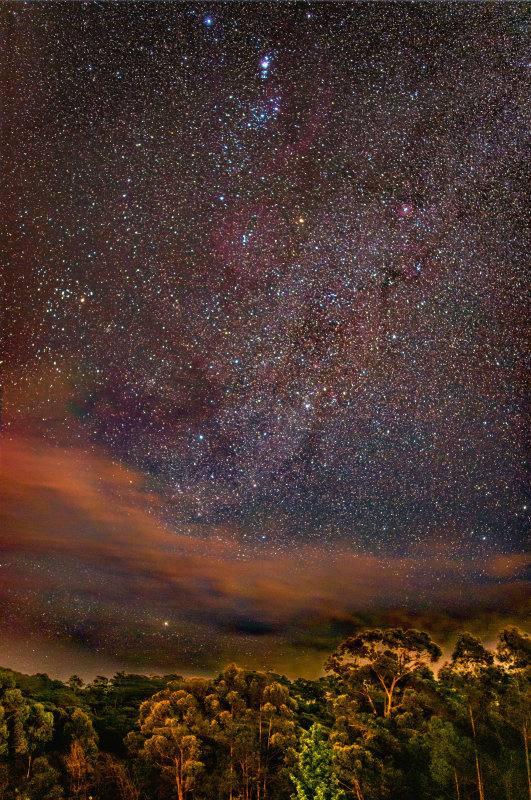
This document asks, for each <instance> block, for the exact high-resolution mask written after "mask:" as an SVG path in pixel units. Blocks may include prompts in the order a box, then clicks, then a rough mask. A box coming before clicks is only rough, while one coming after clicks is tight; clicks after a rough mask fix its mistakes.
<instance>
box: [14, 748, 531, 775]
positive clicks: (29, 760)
mask: <svg viewBox="0 0 531 800" xmlns="http://www.w3.org/2000/svg"><path fill="white" fill-rule="evenodd" d="M528 769H529V764H528ZM30 770H31V753H30V754H29V758H28V772H27V774H26V780H27V781H28V780H29V776H30Z"/></svg>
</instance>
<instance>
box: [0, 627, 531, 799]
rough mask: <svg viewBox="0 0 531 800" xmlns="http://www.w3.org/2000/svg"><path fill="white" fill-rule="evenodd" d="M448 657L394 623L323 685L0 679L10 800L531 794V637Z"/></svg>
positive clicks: (367, 639) (238, 679)
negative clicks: (436, 664) (441, 661)
mask: <svg viewBox="0 0 531 800" xmlns="http://www.w3.org/2000/svg"><path fill="white" fill-rule="evenodd" d="M439 656H440V649H439V647H438V645H436V644H435V643H434V642H433V641H432V640H431V638H430V637H429V635H428V634H426V633H423V632H421V631H413V630H409V631H403V630H401V629H391V630H388V631H382V630H372V631H364V632H362V633H359V634H358V635H356V636H353V637H349V638H348V639H346V640H345V641H344V642H343V643H341V644H340V645H339V646H338V648H337V649H336V650H335V652H334V653H332V654H331V656H330V658H329V659H328V661H327V663H326V669H327V671H328V672H329V675H328V676H327V677H325V678H320V679H319V680H317V681H310V680H304V679H298V680H296V681H294V682H293V683H290V681H288V680H287V679H286V678H284V677H282V676H279V675H275V674H273V673H265V672H257V671H253V670H244V669H241V668H239V667H237V666H236V665H235V664H231V665H230V666H228V667H227V668H226V669H225V670H224V671H223V672H222V673H221V674H220V675H219V676H218V677H217V678H213V679H206V678H188V679H185V678H182V677H181V676H178V675H166V676H151V677H148V676H144V675H128V674H126V673H123V672H121V673H117V674H116V675H115V676H114V677H113V678H111V679H108V678H106V677H103V676H98V677H97V678H95V679H94V680H93V681H92V682H91V683H88V684H86V685H85V684H84V683H83V681H82V680H81V679H77V678H76V676H73V678H71V679H70V680H69V681H68V682H67V683H66V684H64V683H61V682H60V681H54V680H52V679H50V678H49V677H48V676H47V675H44V674H42V673H40V674H38V675H32V676H28V675H21V674H20V673H17V672H13V671H11V670H0V800H20V798H22V797H24V798H28V800H74V798H76V799H78V800H88V798H89V797H92V798H93V800H290V798H294V800H310V798H312V800H339V798H341V799H342V800H343V798H344V800H386V798H389V800H391V798H392V800H446V799H447V798H457V797H458V796H459V798H460V800H472V798H478V799H479V800H481V798H483V800H494V798H496V800H520V798H523V797H531V795H530V779H529V777H528V776H529V772H530V770H529V738H530V732H531V640H530V638H529V636H527V635H526V634H524V633H522V632H521V631H519V630H518V629H517V628H507V629H506V630H504V631H502V632H501V633H500V635H499V641H498V645H497V647H496V649H495V650H488V649H486V648H485V647H484V645H483V644H482V642H481V641H480V640H479V639H478V638H477V637H475V636H472V635H471V634H468V633H463V634H461V635H460V636H459V637H458V638H457V641H456V645H455V648H454V651H453V653H452V656H451V658H450V660H449V662H448V663H447V664H446V665H444V666H443V667H441V669H440V670H439V672H438V675H437V678H435V677H434V675H433V673H432V671H431V669H430V665H431V664H432V663H433V661H434V660H436V659H437V658H438V657H439ZM325 731H326V734H325ZM124 740H125V743H124ZM294 787H295V790H296V794H295V795H294V794H293V791H294Z"/></svg>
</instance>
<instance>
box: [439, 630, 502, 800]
mask: <svg viewBox="0 0 531 800" xmlns="http://www.w3.org/2000/svg"><path fill="white" fill-rule="evenodd" d="M493 664H494V655H493V653H491V652H490V651H489V650H486V649H485V648H484V647H483V644H482V642H481V640H480V639H479V638H478V637H477V636H473V635H472V634H471V633H467V632H465V633H461V634H459V636H458V637H457V641H456V643H455V647H454V650H453V653H452V657H451V660H450V663H449V664H445V665H444V666H443V667H442V668H441V669H440V670H439V680H440V681H441V683H442V684H443V685H448V686H450V687H452V688H453V689H454V690H457V699H458V702H459V701H460V702H461V704H462V703H463V701H464V705H465V708H466V710H467V713H468V717H469V724H470V729H471V732H472V741H473V745H474V761H475V767H476V777H477V789H478V794H479V800H485V791H484V784H483V776H482V768H481V763H480V757H479V744H478V729H477V724H478V717H480V718H483V719H486V717H487V715H488V709H489V705H490V703H491V702H492V701H493V700H494V692H493V688H494V686H493V682H492V679H493V677H494V675H495V670H494V667H493ZM484 727H486V726H484Z"/></svg>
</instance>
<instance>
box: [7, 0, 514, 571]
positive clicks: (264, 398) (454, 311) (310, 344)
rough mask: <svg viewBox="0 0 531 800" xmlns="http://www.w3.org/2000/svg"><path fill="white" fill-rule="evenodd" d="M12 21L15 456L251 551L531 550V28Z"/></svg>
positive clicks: (31, 10) (208, 20) (266, 16)
mask: <svg viewBox="0 0 531 800" xmlns="http://www.w3.org/2000/svg"><path fill="white" fill-rule="evenodd" d="M1 12H2V17H3V24H4V26H5V33H4V36H5V40H6V52H7V53H8V61H9V67H8V69H9V72H8V79H7V81H6V85H5V87H4V94H5V109H6V110H5V112H4V113H5V116H6V119H7V123H6V125H5V130H4V139H5V143H4V148H5V152H6V155H7V163H8V167H7V170H6V181H7V189H6V192H5V199H6V207H7V211H8V229H7V248H8V254H9V261H10V269H9V275H10V277H11V278H12V281H11V287H10V288H11V294H10V311H9V314H8V315H7V317H6V323H7V340H6V341H7V360H8V371H7V383H6V386H7V387H8V388H9V391H11V392H12V393H13V394H14V396H15V397H16V398H17V399H16V401H13V402H12V403H11V404H10V412H9V414H7V412H6V413H5V414H4V431H5V435H6V436H10V435H15V434H16V433H17V432H19V431H22V432H23V433H24V435H32V436H40V437H42V438H43V439H47V440H48V441H52V442H53V443H55V444H56V445H57V446H63V445H66V444H72V441H73V440H75V441H76V444H77V445H79V444H80V442H82V443H83V446H85V447H87V448H88V449H90V448H91V447H95V448H104V449H105V451H106V452H107V453H108V454H109V455H110V457H111V458H113V459H115V460H116V461H121V462H122V463H124V464H126V465H128V466H129V467H132V468H134V469H136V470H138V471H139V473H140V474H141V475H143V476H145V479H146V483H147V485H149V487H150V490H151V491H152V492H154V493H155V495H157V497H159V498H161V499H162V500H161V503H162V505H161V508H160V509H159V512H158V513H159V515H160V516H161V518H162V519H163V520H164V521H165V523H166V524H167V525H168V526H169V527H170V529H171V528H172V527H173V528H174V529H179V531H182V530H186V526H187V525H188V526H193V530H194V532H195V535H199V536H204V537H207V538H208V537H209V536H210V535H211V532H212V530H216V531H217V530H218V529H220V528H223V530H224V531H226V532H227V531H229V532H230V536H233V537H235V538H236V539H237V541H238V547H239V553H240V555H241V557H242V558H245V557H247V556H248V555H249V554H251V555H252V554H256V553H259V552H260V548H262V547H266V546H267V547H268V548H271V549H272V552H274V553H276V554H277V555H278V556H279V557H280V556H281V554H282V553H284V552H286V551H294V550H295V551H296V549H297V547H298V546H300V545H307V544H310V545H315V546H316V547H318V548H321V549H322V552H323V553H326V552H328V551H329V550H330V548H332V547H334V546H336V545H339V544H341V546H345V545H347V546H349V547H350V548H351V549H352V551H353V552H371V553H379V554H389V553H397V554H405V553H411V552H415V551H417V550H418V549H419V548H420V549H423V550H425V551H427V552H435V553H438V552H441V553H443V552H448V551H452V552H457V553H459V554H461V556H462V557H463V558H469V557H478V556H480V557H481V556H485V557H487V556H489V555H491V554H493V553H497V552H508V553H512V552H519V551H521V549H522V547H523V546H524V543H525V538H524V537H525V533H526V530H527V527H526V514H527V511H526V509H525V508H524V506H525V505H526V499H525V457H526V449H525V442H526V439H525V427H526V426H525V421H524V416H523V392H524V375H525V371H524V364H525V357H526V338H525V331H524V323H525V311H524V303H525V263H526V255H527V252H528V245H527V243H526V241H525V238H524V230H525V229H524V216H525V215H524V209H525V167H524V158H525V146H526V131H527V129H528V124H529V118H528V104H526V100H527V97H528V88H529V84H528V74H529V72H528V69H529V56H528V54H527V55H526V51H525V43H526V28H525V24H526V16H527V15H526V9H525V8H524V7H523V6H521V5H518V4H479V5H475V4H474V5H472V4H471V5H461V4H453V3H451V4H450V3H449V4H436V5H432V4H420V5H413V4H393V3H389V4H385V3H384V4H368V3H367V4H349V3H346V4H333V5H330V4H324V3H321V4H319V3H316V4H313V3H312V4H302V3H299V4H271V3H270V4H267V3H266V4H252V3H251V4H231V3H225V4H219V3H218V4H216V3H212V4H190V5H187V4H184V5H183V4H174V3H157V4H151V3H135V4H126V3H122V4H97V3H95V4H91V3H85V4H72V3H69V4H68V3H58V4H52V5H49V4H39V3H36V4H35V3H27V4H26V3H4V4H3V7H2V10H1ZM57 387H60V390H59V389H58V388H57ZM59 395H60V398H61V403H62V405H60V403H59V400H58V398H59ZM36 396H38V397H39V398H40V401H39V402H41V401H42V403H41V406H39V408H41V407H42V405H43V404H44V405H46V403H48V404H49V405H50V408H51V410H50V413H49V415H48V414H47V413H46V412H43V413H42V414H41V412H40V411H39V414H36V413H34V409H35V402H36V401H35V397H36ZM59 406H60V408H59ZM58 408H59V410H58ZM225 535H227V536H228V535H229V533H226V534H225Z"/></svg>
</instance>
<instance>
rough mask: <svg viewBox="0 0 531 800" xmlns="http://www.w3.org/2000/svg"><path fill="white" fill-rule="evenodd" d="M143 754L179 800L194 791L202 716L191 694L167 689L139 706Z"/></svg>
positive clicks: (199, 755)
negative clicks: (160, 773) (165, 778)
mask: <svg viewBox="0 0 531 800" xmlns="http://www.w3.org/2000/svg"><path fill="white" fill-rule="evenodd" d="M140 721H141V733H142V736H143V737H144V743H143V748H142V751H141V752H142V755H143V756H144V758H146V759H147V760H148V761H150V762H152V763H153V764H154V765H155V766H156V767H158V769H160V770H161V772H162V773H163V774H164V775H165V776H166V777H167V778H168V779H169V781H170V782H171V784H172V785H173V786H174V788H175V790H176V791H177V797H178V800H185V798H187V797H188V796H189V794H190V793H192V796H193V792H194V788H195V779H196V776H197V775H198V774H199V773H200V772H201V770H202V769H203V767H204V764H203V762H202V761H201V739H200V737H199V735H198V734H199V733H200V731H201V728H202V725H201V715H200V709H199V703H198V701H197V699H196V698H195V697H194V695H193V694H190V693H189V692H187V691H185V690H184V689H178V690H176V691H172V689H171V688H170V689H166V690H164V691H162V692H159V693H158V694H156V695H155V696H154V697H153V698H152V699H151V700H148V701H147V702H145V703H143V704H142V706H141V708H140Z"/></svg>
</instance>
